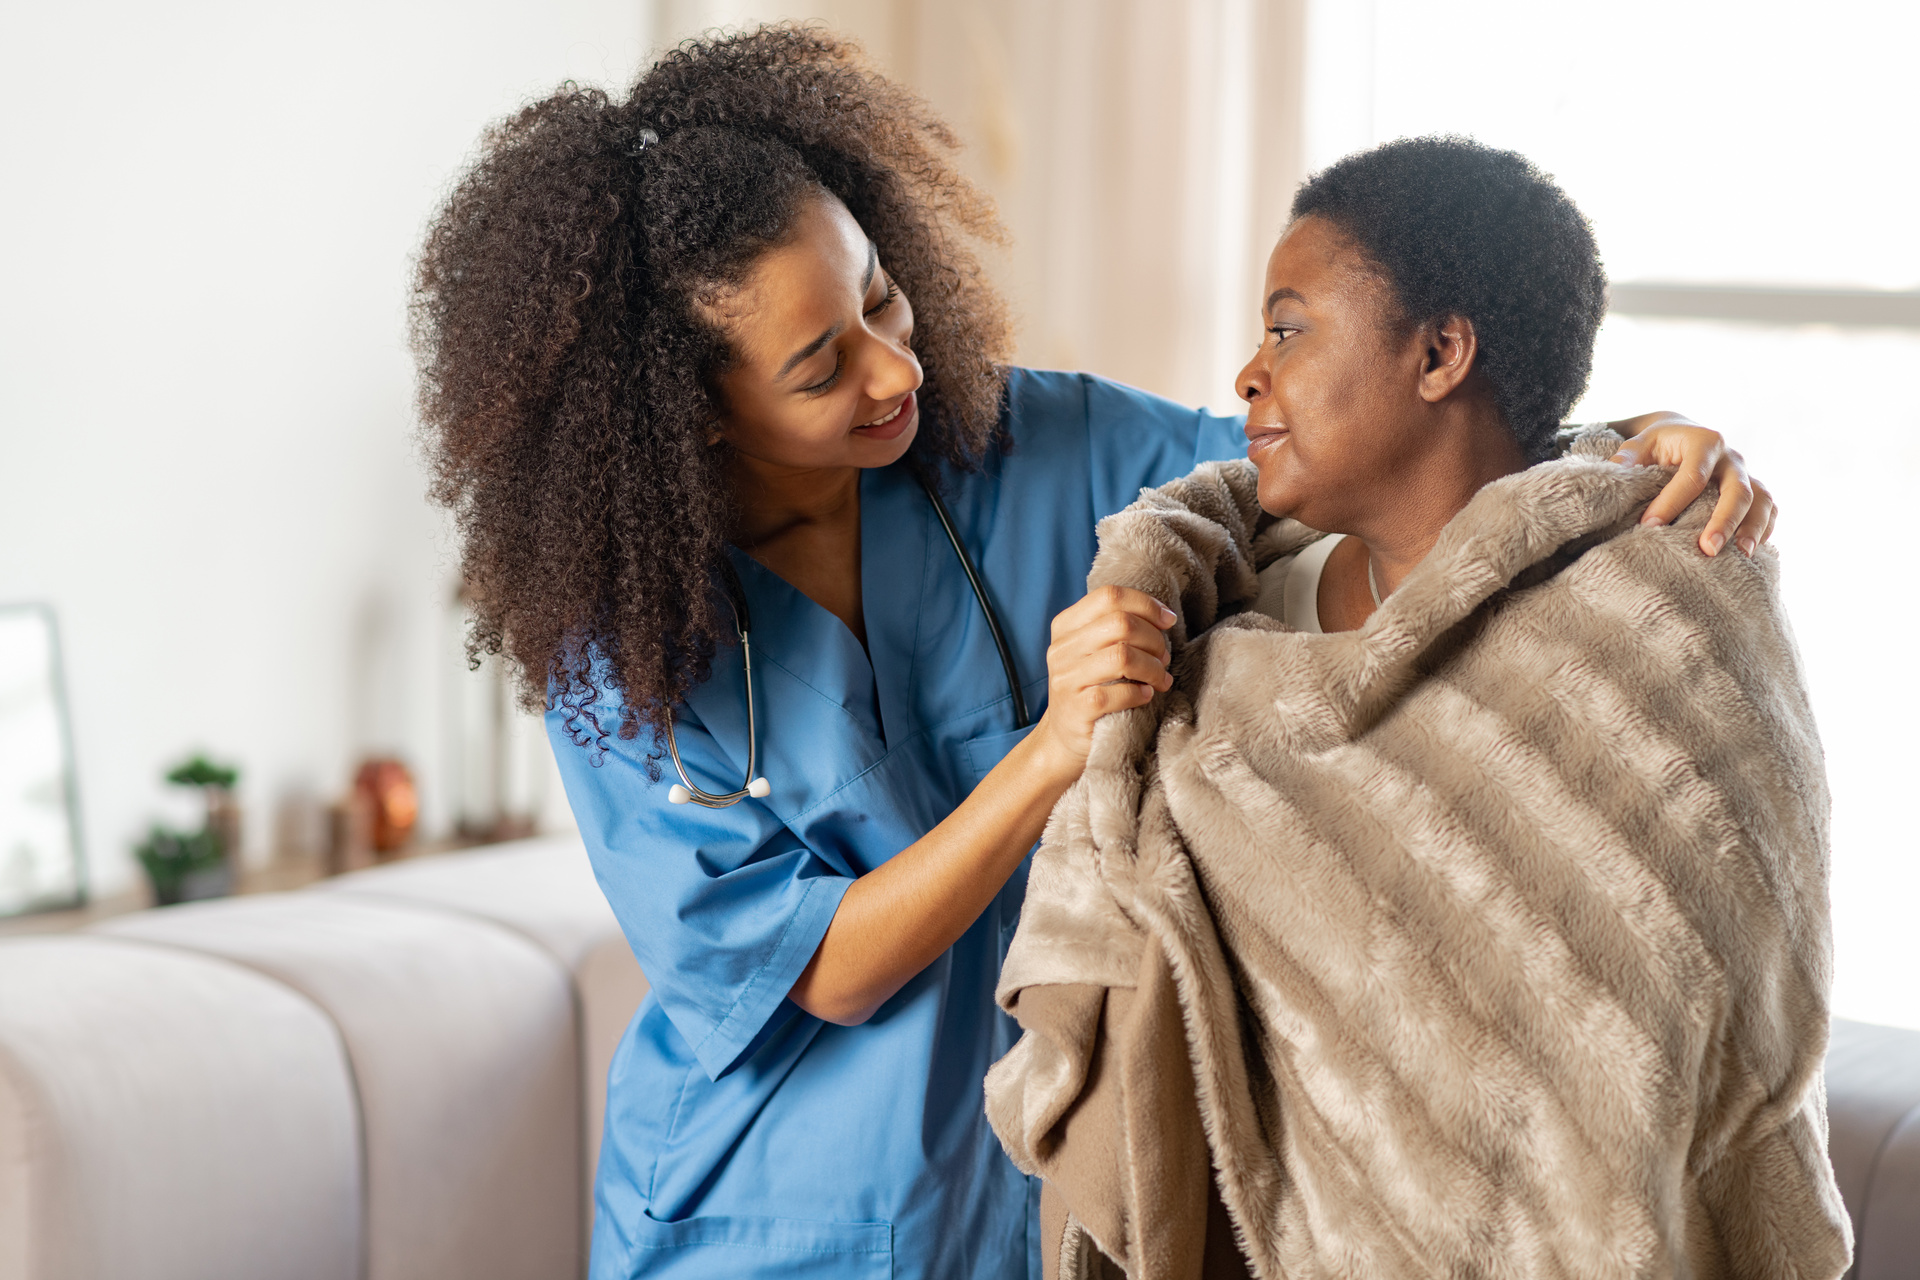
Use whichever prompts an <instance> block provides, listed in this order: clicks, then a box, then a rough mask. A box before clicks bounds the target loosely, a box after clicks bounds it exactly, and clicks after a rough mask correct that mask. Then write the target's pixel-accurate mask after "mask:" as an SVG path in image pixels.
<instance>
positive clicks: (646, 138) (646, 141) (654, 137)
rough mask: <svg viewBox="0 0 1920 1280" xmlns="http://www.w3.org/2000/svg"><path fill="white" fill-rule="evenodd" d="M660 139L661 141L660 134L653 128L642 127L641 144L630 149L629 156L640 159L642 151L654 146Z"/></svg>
mask: <svg viewBox="0 0 1920 1280" xmlns="http://www.w3.org/2000/svg"><path fill="white" fill-rule="evenodd" d="M658 141H660V135H659V134H657V133H655V132H654V131H653V130H651V129H642V130H641V131H640V141H639V144H638V145H636V146H635V147H633V148H632V149H631V150H630V151H628V152H627V154H628V155H629V156H632V157H634V158H636V159H638V158H639V155H640V153H641V152H642V151H645V150H646V149H647V148H648V147H650V146H652V145H653V144H654V143H656V142H658Z"/></svg>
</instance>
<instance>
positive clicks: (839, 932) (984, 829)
mask: <svg viewBox="0 0 1920 1280" xmlns="http://www.w3.org/2000/svg"><path fill="white" fill-rule="evenodd" d="M1079 772H1080V762H1079V761H1078V760H1075V759H1071V758H1068V757H1065V756H1064V753H1062V752H1060V751H1059V750H1058V749H1057V748H1055V747H1054V746H1053V745H1052V744H1051V743H1050V741H1049V740H1048V739H1047V738H1046V737H1044V736H1043V735H1041V734H1039V733H1034V734H1029V735H1028V736H1027V737H1026V738H1025V739H1024V740H1023V741H1022V742H1021V743H1020V745H1018V746H1016V747H1015V748H1014V749H1013V750H1012V751H1011V752H1009V753H1008V754H1007V757H1006V759H1004V760H1002V761H1001V762H1000V763H999V764H998V765H996V766H995V767H994V769H993V770H992V772H990V773H988V774H987V776H986V777H985V778H983V779H982V780H981V782H980V785H979V786H977V787H975V788H974V790H973V794H972V795H970V796H968V797H967V798H966V800H965V801H963V802H962V803H961V804H960V807H959V808H957V809H955V810H954V811H953V812H952V813H951V814H949V815H948V816H947V819H946V820H945V821H944V822H942V823H941V824H940V825H939V826H937V827H935V828H934V829H933V830H932V831H929V832H928V833H927V834H926V835H924V836H922V837H921V838H920V839H919V840H916V841H915V842H914V843H913V844H911V845H909V846H907V847H906V848H905V849H903V850H901V851H900V852H899V853H898V854H896V855H894V856H893V857H892V858H891V859H889V860H888V861H887V862H885V863H883V864H882V865H881V866H879V867H876V868H874V869H873V870H872V871H869V872H868V873H867V874H866V875H864V876H861V877H860V878H859V879H858V880H856V881H854V882H853V885H852V887H850V888H849V889H848V890H847V893H846V896H845V897H844V898H842V899H841V900H840V908H839V910H838V911H837V912H836V913H835V915H834V917H833V923H832V924H831V925H829V926H828V928H827V934H826V937H825V938H823V939H822V940H821V942H820V946H819V949H818V950H816V951H815V952H814V955H813V959H812V960H811V961H810V962H809V963H808V964H807V967H806V969H805V970H804V971H803V972H802V973H801V975H800V977H799V980H798V981H796V982H795V983H794V984H793V992H792V996H793V1002H794V1003H795V1004H797V1005H799V1006H800V1007H801V1008H802V1009H805V1010H806V1011H807V1012H808V1013H811V1014H813V1015H815V1016H816V1017H820V1018H824V1019H825V1020H826V1021H828V1022H837V1023H840V1024H842V1025H845V1026H851V1025H853V1024H855V1023H860V1022H864V1021H866V1020H867V1018H869V1017H871V1016H872V1014H873V1012H874V1010H876V1009H878V1008H879V1007H880V1005H881V1004H882V1003H884V1002H885V1001H886V999H887V998H888V997H889V996H891V995H892V994H893V993H894V992H896V991H898V990H899V989H900V988H901V987H903V986H905V985H906V983H907V981H908V980H909V979H911V978H912V977H913V976H914V975H915V974H917V973H919V972H920V971H921V970H922V969H924V968H926V967H927V966H928V965H930V964H932V963H933V962H934V960H935V959H937V958H938V957H939V955H940V953H941V952H943V951H945V950H946V949H947V948H948V947H950V946H952V945H953V944H954V942H955V941H957V940H958V939H959V937H960V935H961V934H963V933H965V932H966V931H967V929H968V928H969V927H970V926H971V925H972V924H973V922H974V921H975V920H977V919H979V918H980V913H981V912H982V911H984V910H986V908H987V904H988V903H990V902H992V901H993V898H994V895H995V894H997V893H999V892H1000V889H1001V887H1002V886H1003V885H1005V884H1006V882H1007V878H1008V877H1009V876H1011V875H1012V874H1013V872H1014V869H1015V868H1016V867H1018V866H1019V865H1020V860H1021V858H1023V857H1025V856H1026V852H1027V850H1028V849H1030V848H1032V847H1033V842H1034V841H1036V840H1038V839H1039V838H1040V833H1041V830H1042V829H1043V828H1044V827H1045V826H1046V822H1047V815H1048V814H1049V813H1051V812H1052V811H1053V805H1054V802H1055V801H1057V800H1058V799H1059V798H1060V797H1061V796H1062V795H1064V794H1065V793H1066V790H1067V788H1068V787H1069V786H1071V785H1072V784H1073V780H1074V779H1075V778H1076V777H1078V776H1079Z"/></svg>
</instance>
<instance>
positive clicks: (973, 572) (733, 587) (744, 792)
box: [667, 473, 1028, 809]
mask: <svg viewBox="0 0 1920 1280" xmlns="http://www.w3.org/2000/svg"><path fill="white" fill-rule="evenodd" d="M914 479H915V480H917V481H919V482H920V489H921V491H922V492H923V493H925V494H926V495H927V499H928V501H930V502H932V503H933V513H934V514H935V515H936V516H938V517H940V527H941V528H942V529H943V530H945V531H946V535H947V541H948V542H950V543H952V544H953V554H954V555H955V556H957V557H959V560H960V568H961V569H962V570H963V571H964V572H965V573H966V575H967V585H968V586H970V587H972V588H973V598H974V599H976V600H978V601H979V602H980V612H982V613H984V614H985V615H986V616H987V630H988V631H989V632H991V633H992V634H993V647H994V648H996V649H998V650H999V651H1000V666H1001V669H1002V670H1004V671H1005V672H1006V673H1007V693H1008V695H1009V696H1011V697H1012V699H1013V727H1014V728H1016V729H1024V728H1026V727H1027V723H1028V720H1027V699H1026V695H1025V694H1023V693H1021V692H1020V680H1019V678H1018V677H1017V676H1016V675H1015V674H1014V670H1013V650H1012V649H1010V648H1008V647H1007V637H1006V634H1005V633H1004V632H1003V631H1001V630H1000V615H999V614H997V613H995V612H994V609H993V602H992V601H991V600H989V599H987V589H986V586H985V585H984V584H983V583H982V582H981V581H980V571H979V570H978V569H975V568H974V567H973V557H972V556H970V555H968V554H967V548H966V546H965V545H964V544H963V543H961V541H960V534H959V533H958V532H957V531H956V530H955V529H954V527H953V517H952V516H951V515H950V514H948V512H947V504H946V503H945V502H943V501H941V500H940V494H939V493H938V491H936V490H935V489H934V487H933V486H932V485H930V484H928V483H927V480H926V477H925V476H922V475H919V474H917V473H916V474H915V476H914ZM720 576H721V581H722V583H723V584H724V585H725V587H726V591H727V603H728V604H730V605H731V606H732V607H733V625H734V629H735V630H736V631H738V632H739V633H740V658H741V661H742V663H743V664H744V665H745V667H746V670H747V776H746V780H745V781H744V782H742V783H741V786H740V789H739V790H738V791H728V792H726V793H724V794H721V795H715V794H714V793H713V792H711V791H702V790H701V789H700V788H699V787H696V786H694V785H693V779H692V778H689V777H688V776H687V767H686V766H685V765H683V764H681V763H680V744H679V743H678V742H676V741H675V740H674V736H673V713H672V712H671V711H669V712H668V713H667V751H668V752H669V753H670V754H671V755H672V756H673V768H674V772H676V773H678V774H679V775H680V781H679V782H677V783H675V784H674V785H673V786H671V787H669V788H667V800H668V801H669V802H670V803H673V804H687V803H693V804H697V805H701V806H704V807H705V808H708V809H724V808H726V807H727V806H728V805H730V804H738V803H739V802H740V801H742V800H744V799H746V798H747V797H748V796H752V797H754V798H755V799H764V798H765V797H766V796H767V795H768V794H769V793H771V792H772V790H773V787H772V785H771V784H769V783H768V782H767V780H766V779H765V778H762V777H757V776H755V775H756V773H757V772H758V770H759V767H760V738H759V735H758V734H757V733H756V732H755V731H754V712H753V640H752V633H753V623H752V621H751V619H750V618H749V616H748V613H747V593H746V590H745V588H743V587H742V586H741V585H740V579H739V577H738V576H737V575H736V574H735V573H734V571H733V566H732V565H731V564H728V563H726V562H725V561H722V562H721V575H720Z"/></svg>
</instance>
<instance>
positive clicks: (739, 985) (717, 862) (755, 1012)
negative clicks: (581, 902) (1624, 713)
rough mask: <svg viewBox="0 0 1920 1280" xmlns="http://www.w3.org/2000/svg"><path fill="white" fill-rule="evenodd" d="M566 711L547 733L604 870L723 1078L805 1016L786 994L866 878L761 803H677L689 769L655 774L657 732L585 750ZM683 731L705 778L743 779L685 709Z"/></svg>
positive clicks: (685, 1024) (685, 1033)
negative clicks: (763, 1038) (837, 863)
mask: <svg viewBox="0 0 1920 1280" xmlns="http://www.w3.org/2000/svg"><path fill="white" fill-rule="evenodd" d="M601 714H602V723H608V724H609V725H610V722H609V721H608V720H607V719H606V716H607V714H608V713H607V712H604V711H603V712H602V713H601ZM614 714H617V712H616V713H614ZM567 718H568V713H567V712H565V711H563V710H559V709H556V710H553V711H549V712H548V713H547V734H548V738H549V740H550V741H551V742H552V743H553V747H554V752H555V756H556V758H557V759H558V761H559V764H560V776H561V779H562V780H563V782H564V783H565V784H566V790H567V799H568V801H569V802H570V803H571V804H572V806H573V813H574V817H575V818H576V820H577V821H578V822H579V824H580V834H581V836H582V837H583V838H584V839H585V841H586V845H587V852H588V854H589V855H590V856H591V858H592V860H593V870H594V875H595V876H596V877H597V878H598V880H599V882H600V888H601V890H602V891H603V892H604V893H605V894H606V895H607V901H608V902H609V903H610V904H612V907H613V912H614V915H615V916H616V917H618V919H619V921H620V927H621V929H622V931H623V932H625V934H626V936H627V941H628V943H629V944H630V945H631V946H632V947H633V954H634V957H635V958H636V959H638V960H639V962H640V968H641V970H642V971H643V972H645V974H646V975H647V981H648V983H649V985H650V986H651V987H652V989H653V992H654V997H655V999H657V1000H658V1001H659V1002H660V1006H661V1008H662V1009H663V1010H664V1011H665V1012H666V1015H667V1017H668V1018H669V1019H671V1020H672V1022H673V1025H674V1027H675V1029H676V1030H678V1031H679V1033H680V1035H681V1036H682V1037H683V1038H684V1039H685V1040H686V1042H687V1044H688V1045H689V1046H690V1047H691V1048H692V1050H693V1053H694V1056H695V1057H696V1058H697V1059H698V1060H699V1062H700V1065H701V1066H702V1067H703V1068H704V1069H705V1070H706V1072H707V1074H708V1075H709V1076H710V1077H712V1078H714V1079H716V1080H717V1079H719V1078H720V1077H721V1076H722V1075H725V1074H726V1073H727V1072H728V1071H730V1070H732V1069H733V1068H734V1067H735V1066H737V1065H738V1064H739V1063H740V1062H741V1061H742V1060H744V1059H745V1058H746V1057H747V1056H748V1055H749V1053H750V1052H751V1050H752V1049H753V1048H754V1047H755V1046H756V1044H757V1042H758V1040H759V1037H760V1035H761V1033H762V1032H763V1031H764V1030H767V1029H768V1028H769V1027H771V1026H773V1025H775V1024H776V1023H778V1022H783V1021H784V1020H785V1018H784V1016H783V1015H784V1014H785V1013H788V1012H791V1011H792V1007H791V1006H790V1005H789V1003H788V1001H787V993H788V992H789V991H790V990H791V989H792V988H793V984H794V982H795V981H796V980H797V979H798V978H799V976H800V973H801V971H802V970H803V969H805V968H806V966H807V962H808V961H809V960H810V959H812V958H813V953H814V951H815V950H817V949H818V948H819V946H820V940H821V939H822V938H823V937H825V936H826V932H827V926H828V925H830V924H832V923H833V916H834V913H835V912H836V911H837V910H839V907H840V899H841V898H842V896H844V895H845V894H846V891H847V889H848V887H849V886H850V885H851V884H852V883H853V878H852V877H851V876H849V875H846V874H844V873H843V872H844V869H836V868H835V867H833V866H831V865H829V864H828V863H827V862H826V861H825V860H824V859H822V858H821V857H820V856H819V855H817V854H816V853H815V852H814V851H813V850H811V849H809V848H808V847H807V845H806V844H805V843H804V842H803V841H801V840H800V839H799V838H798V837H797V836H795V835H794V834H793V833H792V832H791V831H789V830H788V829H787V827H786V826H785V825H784V824H783V823H781V822H780V820H779V819H778V818H776V817H775V816H774V815H773V813H772V812H771V811H770V810H768V809H767V807H766V806H765V805H764V804H762V803H761V802H760V801H758V800H755V799H752V798H748V799H744V800H741V801H740V802H739V803H738V804H733V805H729V806H727V807H726V808H724V809H708V808H704V807H702V806H700V805H696V804H669V803H668V801H667V789H668V786H669V785H670V784H671V783H672V782H675V781H678V776H677V775H676V774H675V773H674V771H673V766H672V763H671V761H670V760H664V759H663V760H659V761H657V762H656V763H658V764H659V765H660V766H661V773H662V776H661V777H660V779H659V780H658V781H654V780H652V779H650V778H649V777H648V776H647V774H648V770H647V756H648V749H649V746H650V745H651V743H652V737H651V735H648V734H644V733H643V734H642V735H641V737H640V738H638V739H636V740H634V741H631V742H624V741H621V740H620V739H619V738H618V737H616V736H615V735H614V734H612V733H609V734H608V735H607V738H606V740H605V742H604V743H600V744H589V746H587V747H581V746H579V745H577V744H576V743H575V742H574V740H573V738H572V737H571V736H570V735H569V734H568V731H567V729H566V721H567ZM675 730H676V732H675V739H676V741H677V743H678V745H679V749H680V758H681V760H682V761H683V762H684V763H685V764H686V767H687V772H688V774H689V776H691V777H692V778H693V780H694V781H695V782H697V783H699V784H700V785H702V786H703V787H706V788H707V789H709V790H721V789H730V788H732V787H735V786H738V785H739V782H738V778H739V767H738V766H737V765H736V764H734V763H732V761H731V760H730V759H729V758H728V757H727V756H726V755H725V753H723V752H722V751H720V750H719V749H718V747H717V746H716V745H715V743H714V741H713V738H712V736H711V735H710V734H708V733H707V731H706V730H705V728H703V727H702V726H701V725H700V724H699V722H698V721H697V719H695V718H694V716H693V715H692V713H691V712H689V711H687V710H686V709H685V708H684V707H683V708H682V709H681V710H680V712H679V714H678V716H677V717H676V722H675ZM662 748H663V749H662V751H661V753H660V754H661V755H662V756H663V757H664V756H665V751H664V744H662Z"/></svg>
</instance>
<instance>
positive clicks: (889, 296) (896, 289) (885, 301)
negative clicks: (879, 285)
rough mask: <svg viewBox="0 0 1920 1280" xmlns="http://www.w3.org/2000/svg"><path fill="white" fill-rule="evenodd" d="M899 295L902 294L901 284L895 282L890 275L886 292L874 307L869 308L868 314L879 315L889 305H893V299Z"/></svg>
mask: <svg viewBox="0 0 1920 1280" xmlns="http://www.w3.org/2000/svg"><path fill="white" fill-rule="evenodd" d="M899 296H900V286H899V285H897V284H895V283H894V282H893V279H892V278H891V277H889V278H888V279H887V292H886V294H885V295H884V296H882V297H881V299H880V301H878V302H876V303H874V304H873V306H872V307H870V308H868V310H867V314H868V315H870V316H877V315H879V314H880V313H881V312H882V311H885V310H886V309H887V308H888V307H890V306H892V305H893V300H894V299H895V298H898V297H899Z"/></svg>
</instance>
